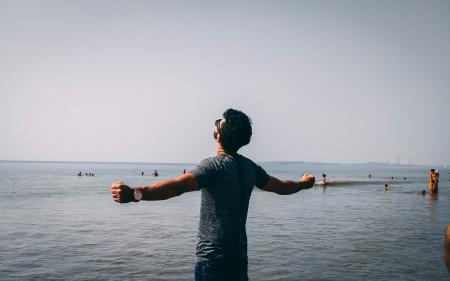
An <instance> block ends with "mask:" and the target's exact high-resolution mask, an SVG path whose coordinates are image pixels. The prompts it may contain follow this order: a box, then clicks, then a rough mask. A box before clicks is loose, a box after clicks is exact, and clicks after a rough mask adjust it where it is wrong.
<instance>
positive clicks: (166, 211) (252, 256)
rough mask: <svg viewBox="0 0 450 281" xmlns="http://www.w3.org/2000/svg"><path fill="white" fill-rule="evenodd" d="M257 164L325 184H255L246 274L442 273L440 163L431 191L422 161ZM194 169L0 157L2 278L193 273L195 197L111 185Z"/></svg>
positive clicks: (444, 185)
mask: <svg viewBox="0 0 450 281" xmlns="http://www.w3.org/2000/svg"><path fill="white" fill-rule="evenodd" d="M260 164H261V166H262V167H263V168H264V169H265V170H266V171H267V172H268V173H269V174H271V175H273V176H275V177H278V178H281V179H291V180H295V179H298V178H299V177H300V176H301V174H302V173H307V174H313V175H315V176H316V178H317V181H319V180H320V179H321V178H322V173H325V174H326V175H327V179H328V180H329V182H330V185H328V186H326V187H323V186H315V187H313V188H311V189H309V190H303V191H301V192H298V193H296V194H293V195H289V196H286V195H277V194H274V193H270V192H264V191H261V190H259V189H257V188H255V190H254V191H253V194H252V197H251V201H250V207H249V212H248V220H247V235H248V257H249V270H248V274H249V278H250V280H257V281H263V280H267V281H270V280H277V281H281V280H286V281H288V280H330V281H331V280H333V281H336V280H344V281H346V280H358V281H360V280H383V281H388V280H393V281H394V280H395V281H398V280H420V281H422V280H431V281H437V280H449V279H450V275H449V273H448V271H447V268H446V266H445V263H444V260H443V255H444V233H445V230H446V227H447V225H448V224H449V223H450V190H449V189H450V181H449V175H450V174H449V172H450V170H449V169H448V168H439V170H440V176H441V179H440V189H439V194H438V195H437V196H433V195H431V194H429V193H425V194H422V191H423V190H424V189H425V188H426V186H427V182H428V178H427V174H428V172H429V169H430V168H432V167H429V166H406V165H405V166H404V165H388V164H375V163H374V164H324V163H305V162H267V163H260ZM194 165H195V164H161V163H94V162H14V161H0V280H21V281H22V280H193V279H194V266H195V262H196V257H195V244H196V235H197V228H198V221H199V213H200V192H190V193H186V194H183V195H181V196H178V197H175V198H171V199H168V200H164V201H147V202H139V203H129V204H118V203H116V202H114V201H113V200H112V197H111V193H110V186H111V183H113V182H115V181H119V180H122V181H124V182H126V183H127V184H128V185H130V186H138V185H140V186H142V185H146V184H150V183H152V182H155V181H159V180H164V179H168V178H173V177H176V176H178V175H180V174H181V173H183V170H187V171H189V170H190V169H192V168H193V167H194ZM155 170H157V171H158V173H159V177H157V178H156V177H154V176H153V175H152V173H153V172H154V171H155ZM79 172H81V173H82V176H78V175H77V174H78V173H79ZM142 172H144V175H142ZM86 173H93V174H95V176H86ZM369 174H370V175H371V177H370V178H369ZM385 184H388V187H389V189H388V190H386V189H385Z"/></svg>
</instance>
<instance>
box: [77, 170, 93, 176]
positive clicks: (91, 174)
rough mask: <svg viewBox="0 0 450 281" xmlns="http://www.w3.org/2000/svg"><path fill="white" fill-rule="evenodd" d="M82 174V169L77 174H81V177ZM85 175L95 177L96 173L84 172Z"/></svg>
mask: <svg viewBox="0 0 450 281" xmlns="http://www.w3.org/2000/svg"><path fill="white" fill-rule="evenodd" d="M82 175H83V174H82V173H81V171H80V172H78V174H77V176H79V177H81V176H82ZM84 175H85V176H87V177H95V174H94V173H90V172H88V173H84Z"/></svg>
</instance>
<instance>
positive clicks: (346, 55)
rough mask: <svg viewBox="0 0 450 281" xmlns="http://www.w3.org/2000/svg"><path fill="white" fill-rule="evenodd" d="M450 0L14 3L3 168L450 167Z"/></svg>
mask: <svg viewBox="0 0 450 281" xmlns="http://www.w3.org/2000/svg"><path fill="white" fill-rule="evenodd" d="M449 50H450V1H432V0H431V1H414V0H408V1H401V0H395V1H383V0H382V1H359V0H358V1H254V2H253V1H245V2H241V1H236V2H233V1H96V0H93V1H39V0H37V1H20V0H19V1H16V0H11V1H5V0H0V132H1V133H0V159H2V160H52V161H118V162H121V161H124V162H135V161H136V162H168V163H174V162H181V163H196V162H198V161H200V160H202V159H203V158H206V157H209V156H213V155H214V154H215V148H216V147H215V142H214V139H213V126H214V121H215V120H216V119H218V118H220V117H221V115H222V113H223V112H224V111H225V110H226V109H227V108H235V109H239V110H242V111H244V112H245V113H246V114H248V115H249V116H250V118H251V119H252V120H253V136H252V140H251V142H250V144H249V145H248V146H246V147H244V148H242V149H241V150H240V153H242V154H243V155H246V156H248V157H250V158H252V159H253V160H255V161H309V162H333V163H363V162H372V161H373V162H385V161H389V162H396V161H397V160H398V158H400V159H410V160H411V162H412V163H415V164H450V129H449V128H450V127H449V122H450V110H449V107H450V52H449Z"/></svg>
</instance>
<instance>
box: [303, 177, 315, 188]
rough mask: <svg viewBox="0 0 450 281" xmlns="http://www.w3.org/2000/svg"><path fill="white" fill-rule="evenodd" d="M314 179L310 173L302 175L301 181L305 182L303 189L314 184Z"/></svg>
mask: <svg viewBox="0 0 450 281" xmlns="http://www.w3.org/2000/svg"><path fill="white" fill-rule="evenodd" d="M315 181H316V178H315V177H314V176H311V175H303V177H302V182H303V183H304V184H305V187H304V189H309V188H311V187H313V186H314V182H315Z"/></svg>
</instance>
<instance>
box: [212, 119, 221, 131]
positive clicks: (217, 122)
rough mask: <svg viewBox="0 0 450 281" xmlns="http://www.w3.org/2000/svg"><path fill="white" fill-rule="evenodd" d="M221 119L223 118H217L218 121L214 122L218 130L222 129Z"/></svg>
mask: <svg viewBox="0 0 450 281" xmlns="http://www.w3.org/2000/svg"><path fill="white" fill-rule="evenodd" d="M220 121H222V119H217V120H216V122H214V125H215V126H216V128H217V131H220Z"/></svg>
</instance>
